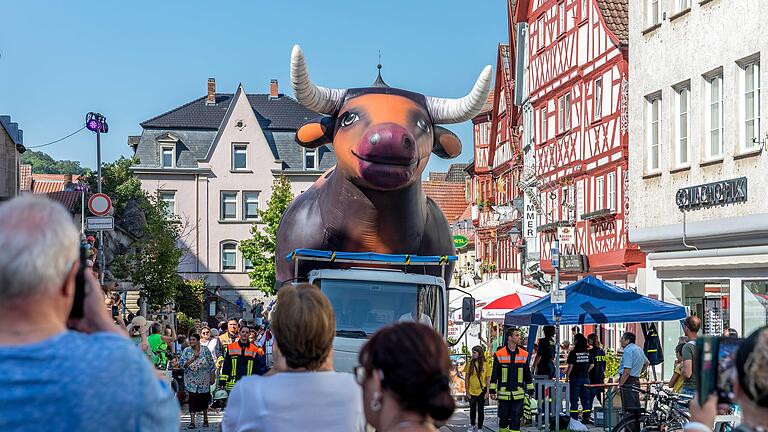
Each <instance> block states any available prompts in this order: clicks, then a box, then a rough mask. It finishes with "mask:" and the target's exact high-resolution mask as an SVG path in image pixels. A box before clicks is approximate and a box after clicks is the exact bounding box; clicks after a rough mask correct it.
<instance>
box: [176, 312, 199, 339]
mask: <svg viewBox="0 0 768 432" xmlns="http://www.w3.org/2000/svg"><path fill="white" fill-rule="evenodd" d="M193 328H195V320H194V319H193V318H190V317H188V316H187V314H185V313H184V312H176V334H184V335H188V334H189V331H190V330H192V329H193Z"/></svg>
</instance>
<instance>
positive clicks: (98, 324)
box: [0, 195, 179, 432]
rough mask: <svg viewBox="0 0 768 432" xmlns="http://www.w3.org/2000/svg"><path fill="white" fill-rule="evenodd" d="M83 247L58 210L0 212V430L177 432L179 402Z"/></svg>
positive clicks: (42, 206) (19, 203)
mask: <svg viewBox="0 0 768 432" xmlns="http://www.w3.org/2000/svg"><path fill="white" fill-rule="evenodd" d="M79 238H80V235H79V232H78V229H77V228H76V227H75V224H74V222H73V220H72V215H71V214H69V212H68V211H67V210H66V209H64V207H62V206H61V205H60V204H58V203H56V202H54V201H51V200H48V199H46V198H41V197H35V196H29V195H26V196H22V197H17V198H14V199H12V200H10V201H8V202H5V203H3V204H2V205H0V371H2V372H1V373H0V388H2V391H0V430H2V431H3V432H16V431H25V432H28V431H32V432H35V431H50V430H67V431H70V430H71V431H81V432H90V431H105V430H106V431H110V432H122V431H126V432H127V431H137V430H141V431H177V430H178V428H179V406H178V404H177V403H176V401H175V399H174V396H173V393H172V392H171V391H170V389H169V388H168V386H167V385H164V384H163V383H161V382H160V380H159V379H158V377H157V376H156V375H155V373H154V370H153V369H152V366H151V365H150V364H149V362H148V361H147V360H146V358H145V357H144V355H143V354H142V353H141V351H139V349H138V348H136V346H134V345H133V344H132V343H131V341H130V340H129V339H128V335H127V334H126V333H125V331H123V330H122V329H120V328H119V327H118V326H116V325H115V323H114V322H113V320H112V318H111V317H110V314H109V312H108V311H107V310H106V309H105V308H104V296H103V294H102V291H101V289H100V287H99V284H98V282H97V281H96V279H95V278H94V276H93V274H92V273H91V272H88V271H85V262H82V263H81V259H79V253H78V248H79V247H80V241H79ZM76 293H78V295H77V296H76ZM76 300H77V303H75V302H76ZM73 305H74V306H75V307H74V308H73ZM73 311H74V312H75V313H74V314H72V312H73ZM71 315H74V317H71ZM80 315H81V316H80ZM94 365H96V366H97V367H94Z"/></svg>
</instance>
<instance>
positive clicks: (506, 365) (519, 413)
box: [489, 328, 533, 432]
mask: <svg viewBox="0 0 768 432" xmlns="http://www.w3.org/2000/svg"><path fill="white" fill-rule="evenodd" d="M506 336H507V344H506V345H505V346H503V347H501V348H499V349H498V350H497V351H496V353H495V354H494V355H493V370H492V371H491V385H490V387H489V391H490V395H491V398H492V399H498V401H499V408H498V411H499V432H520V425H521V423H522V420H523V401H524V400H525V394H526V393H528V394H529V395H533V380H532V378H531V369H530V367H528V351H526V350H524V349H523V348H521V347H519V346H518V344H519V343H520V329H517V328H509V329H507V332H506Z"/></svg>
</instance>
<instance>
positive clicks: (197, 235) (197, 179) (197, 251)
mask: <svg viewBox="0 0 768 432" xmlns="http://www.w3.org/2000/svg"><path fill="white" fill-rule="evenodd" d="M195 272H196V273H200V174H195ZM198 277H199V275H198Z"/></svg>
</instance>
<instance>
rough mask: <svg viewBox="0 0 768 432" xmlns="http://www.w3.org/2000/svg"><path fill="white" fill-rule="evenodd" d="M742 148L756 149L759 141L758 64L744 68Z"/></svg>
mask: <svg viewBox="0 0 768 432" xmlns="http://www.w3.org/2000/svg"><path fill="white" fill-rule="evenodd" d="M743 76H744V148H745V149H752V148H755V147H757V145H758V143H757V142H758V141H759V140H760V63H752V64H748V65H746V66H744V69H743Z"/></svg>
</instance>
